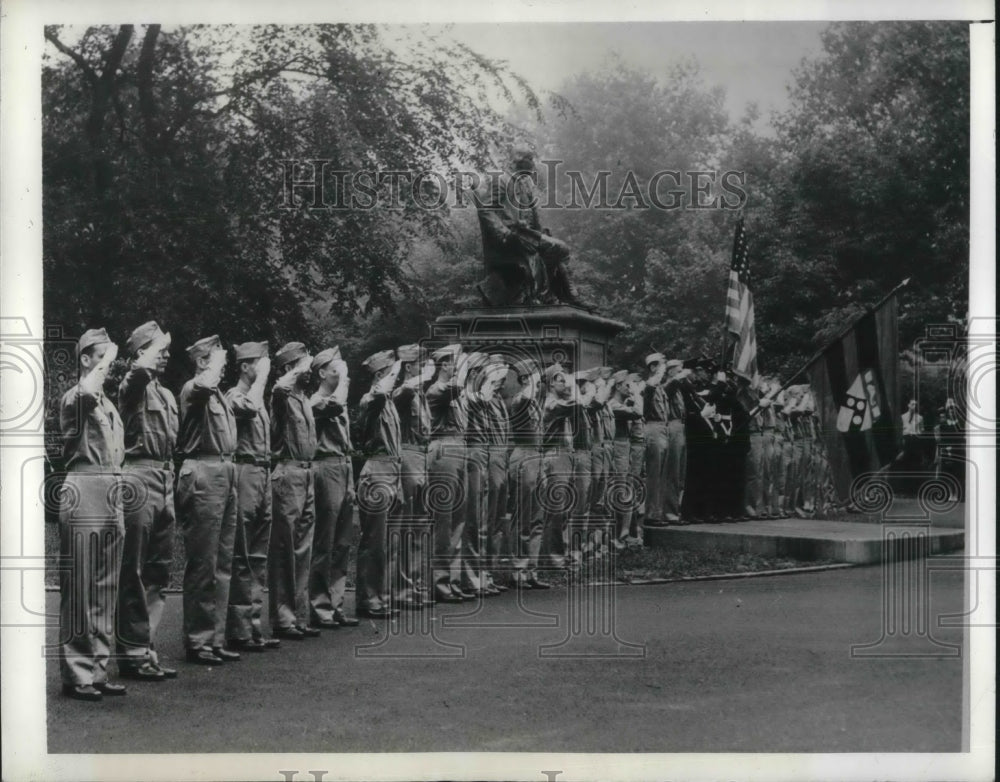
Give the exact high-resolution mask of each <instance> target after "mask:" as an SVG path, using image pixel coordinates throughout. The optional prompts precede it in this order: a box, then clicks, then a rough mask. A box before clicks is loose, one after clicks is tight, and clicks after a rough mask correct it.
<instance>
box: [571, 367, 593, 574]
mask: <svg viewBox="0 0 1000 782" xmlns="http://www.w3.org/2000/svg"><path fill="white" fill-rule="evenodd" d="M596 377H597V370H596V369H587V370H583V371H580V372H577V373H576V374H575V375H574V378H573V379H574V380H575V381H576V386H577V399H578V401H579V406H578V408H577V411H576V414H575V415H574V416H573V417H572V418H571V419H570V425H571V427H572V430H573V496H574V501H573V512H572V515H571V516H570V524H569V526H568V527H567V528H566V533H567V544H568V549H567V550H568V553H569V560H568V564H569V565H571V566H573V567H578V566H580V565H582V564H583V559H584V556H585V555H588V556H589V554H590V553H591V551H592V546H593V544H592V543H591V542H590V540H589V537H588V528H587V527H588V525H587V522H588V513H589V510H590V500H591V487H592V482H593V477H594V476H593V473H594V470H593V445H594V437H595V433H594V425H595V419H594V417H593V416H592V415H591V410H592V409H594V410H596V407H597V402H596V401H595V395H596V393H597V386H596V385H595V384H594V380H595V379H596Z"/></svg>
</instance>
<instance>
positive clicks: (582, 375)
mask: <svg viewBox="0 0 1000 782" xmlns="http://www.w3.org/2000/svg"><path fill="white" fill-rule="evenodd" d="M600 372H601V370H600V367H591V368H590V369H581V370H580V371H579V372H577V373H576V374H575V375H574V376H573V377H574V379H575V380H585V381H587V382H588V383H593V382H594V381H595V380H597V377H598V375H599V374H600Z"/></svg>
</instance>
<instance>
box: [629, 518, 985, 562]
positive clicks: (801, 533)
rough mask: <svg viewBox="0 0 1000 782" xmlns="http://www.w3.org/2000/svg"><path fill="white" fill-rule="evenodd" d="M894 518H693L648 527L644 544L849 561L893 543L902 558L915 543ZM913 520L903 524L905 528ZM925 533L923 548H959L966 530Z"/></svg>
mask: <svg viewBox="0 0 1000 782" xmlns="http://www.w3.org/2000/svg"><path fill="white" fill-rule="evenodd" d="M896 526H899V525H892V524H885V525H883V524H859V523H852V522H846V521H822V520H819V519H775V520H767V521H743V522H735V523H727V524H691V525H689V526H685V527H646V528H645V530H644V532H643V535H644V538H645V541H646V545H648V546H652V547H654V548H675V549H678V548H679V549H688V550H694V551H731V552H744V553H747V554H758V555H760V556H765V557H790V558H792V559H799V560H803V561H806V562H809V561H815V560H820V559H829V560H833V561H834V562H850V563H852V564H858V565H861V564H874V563H878V562H882V561H883V555H884V554H888V553H889V552H885V551H884V549H885V547H886V546H891V547H893V548H892V552H891V554H892V556H893V558H894V559H895V558H905V557H906V556H908V555H912V554H910V552H911V551H912V550H914V549H912V547H910V546H909V545H908V543H907V539H906V538H905V537H903V536H897V535H895V534H887V533H892V532H894V527H896ZM912 526H913V525H902V526H900V530H901V531H902V528H903V527H905V528H906V529H907V531H909V530H910V529H911V527H912ZM920 531H921V532H922V533H923V534H926V535H927V547H926V553H927V554H943V553H945V552H949V551H959V550H961V549H962V548H963V547H964V545H965V533H964V532H962V531H960V530H956V529H941V528H939V527H930V526H929V525H926V528H925V529H924V528H921V530H920Z"/></svg>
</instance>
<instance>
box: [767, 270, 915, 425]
mask: <svg viewBox="0 0 1000 782" xmlns="http://www.w3.org/2000/svg"><path fill="white" fill-rule="evenodd" d="M910 279H911V278H910V277H907V278H906V279H905V280H903V281H902V282H901V283H899V285H897V286H896V287H895V288H893V289H892V290H891V291H889V292H888V293H887V294H886V295H885V296H883V297H882V298H881V299H879V300H878V301H877V302H875V304H873V305H872V306H870V307H869V308H868V309H866V310H865V311H864V312H863V313H862V314H861V315H859V316H858V317H856V318H855V319H854V320H852V321H851V322H850V323H849V324H848V325H847V326H845V327H844V328H843V329H841V330H840V332H839V333H838V334H837V336H836V337H834V338H833V339H831V340H830V341H829V342H828V343H827V344H826V345H825V346H824V347H823V348H822V349H821V350H818V351H816V353H814V354H813V355H812V356H811V357H810V358H809V360H808V361H806V363H805V364H803V365H802V366H801V367H799V368H798V369H797V370H795V372H794V373H793V374H792V375H790V376H789V377H788V380H786V381H785V383H784V385H783V386H781V388H779V389H778V390H777V391H775V392H773V393H771V394H768V395H767V396H766V397H765V399H774V398H775V397H776V396H777V395H778V394H780V393H781V392H782V391H784V390H785V389H787V388H788V387H789V386H790V385H791V384H792V381H793V380H796V379H798V377H799V375H801V374H802V373H803V372H805V371H806V370H807V369H809V367H811V366H812V365H813V363H814V362H816V361H818V360H819V359H820V358H822V356H823V355H824V354H825V353H826V352H827V351H828V350H829V349H830V348H832V347H833V346H834V345H835V344H837V343H838V342H839V341H840V340H842V339H843V338H844V337H845V336H846V335H847V334H849V333H850V331H851V329H853V328H854V327H855V326H857V325H858V324H859V323H860V322H861V321H862V320H864V319H865V318H867V317H868V316H869V315H871V314H872V313H873V312H875V311H876V310H878V309H879V308H880V307H881V306H882V305H883V304H885V303H886V302H887V301H889V299H891V298H892V297H893V296H895V295H896V294H897V293H899V291H901V290H902V289H903V288H905V287H906V286H907V285H909V284H910ZM759 411H760V405H757V406H756V407H754V409H753V410H752V411H751V412H750V416H749V417H750V418H753V417H754V416H755V415H756V414H757V413H758V412H759Z"/></svg>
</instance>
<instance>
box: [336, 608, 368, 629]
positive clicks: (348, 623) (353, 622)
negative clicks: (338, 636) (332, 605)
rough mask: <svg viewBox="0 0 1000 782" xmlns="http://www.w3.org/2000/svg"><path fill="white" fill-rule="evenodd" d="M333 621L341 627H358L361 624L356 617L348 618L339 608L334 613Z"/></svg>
mask: <svg viewBox="0 0 1000 782" xmlns="http://www.w3.org/2000/svg"><path fill="white" fill-rule="evenodd" d="M333 621H335V622H336V623H337V624H339V625H340V626H341V627H357V626H358V625H359V624H361V623H360V622H359V621H358V620H357V619H356V618H355V617H353V616H347V614H345V613H344V612H343V611H342V610H340V609H339V608H338V609H337V610H336V611H334V612H333Z"/></svg>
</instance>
